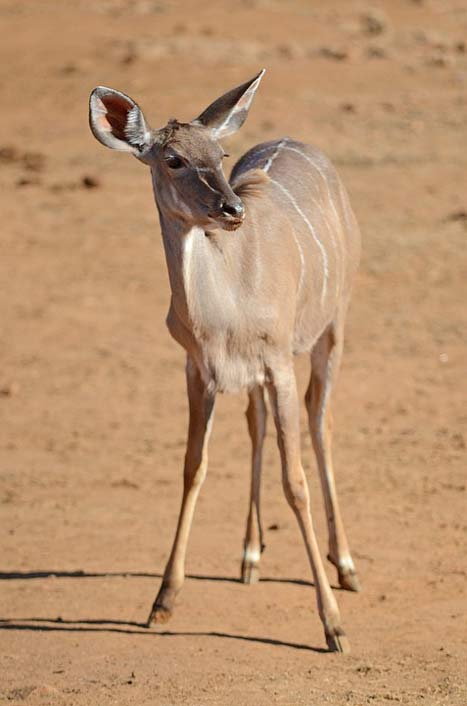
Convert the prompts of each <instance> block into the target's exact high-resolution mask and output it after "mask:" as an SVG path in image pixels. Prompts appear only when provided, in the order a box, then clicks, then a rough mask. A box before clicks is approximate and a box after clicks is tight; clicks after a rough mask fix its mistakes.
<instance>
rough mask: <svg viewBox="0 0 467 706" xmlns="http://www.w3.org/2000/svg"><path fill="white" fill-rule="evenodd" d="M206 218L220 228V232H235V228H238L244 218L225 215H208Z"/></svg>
mask: <svg viewBox="0 0 467 706" xmlns="http://www.w3.org/2000/svg"><path fill="white" fill-rule="evenodd" d="M208 216H209V218H210V219H211V220H212V221H213V222H214V223H215V224H216V226H217V227H218V228H222V230H230V231H232V230H237V228H240V226H241V225H242V223H243V221H244V218H238V217H236V216H228V215H226V214H222V215H215V214H214V213H208Z"/></svg>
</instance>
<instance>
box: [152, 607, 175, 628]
mask: <svg viewBox="0 0 467 706" xmlns="http://www.w3.org/2000/svg"><path fill="white" fill-rule="evenodd" d="M171 617H172V611H171V610H169V609H168V608H164V606H162V605H157V604H156V605H155V606H153V608H152V610H151V613H150V615H149V618H148V621H147V623H146V627H148V628H150V627H151V625H162V624H163V623H167V622H168V621H169V620H170V618H171Z"/></svg>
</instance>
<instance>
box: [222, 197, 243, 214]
mask: <svg viewBox="0 0 467 706" xmlns="http://www.w3.org/2000/svg"><path fill="white" fill-rule="evenodd" d="M221 211H222V213H227V214H228V215H229V216H234V217H235V218H243V214H244V213H245V209H244V208H243V204H242V202H241V201H236V202H235V203H223V204H222V205H221Z"/></svg>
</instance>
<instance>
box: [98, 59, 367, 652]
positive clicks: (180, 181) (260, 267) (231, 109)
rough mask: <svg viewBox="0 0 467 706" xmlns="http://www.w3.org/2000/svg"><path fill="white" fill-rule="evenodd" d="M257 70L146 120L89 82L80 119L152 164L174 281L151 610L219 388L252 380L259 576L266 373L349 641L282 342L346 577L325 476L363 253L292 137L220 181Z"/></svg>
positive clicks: (338, 630)
mask: <svg viewBox="0 0 467 706" xmlns="http://www.w3.org/2000/svg"><path fill="white" fill-rule="evenodd" d="M263 73H264V71H261V73H259V74H258V76H256V77H255V78H253V79H252V80H251V81H248V82H247V83H244V84H243V85H241V86H239V87H238V88H234V89H233V90H231V91H229V92H228V93H225V94H224V95H223V96H221V97H220V98H218V99H217V100H216V101H214V103H212V104H211V105H210V106H209V107H208V108H206V110H205V111H204V112H203V113H201V115H199V117H197V118H196V119H195V120H192V121H191V122H189V123H181V122H178V120H170V121H169V123H168V124H167V125H166V126H165V127H163V128H160V129H158V130H153V129H151V128H150V127H149V124H148V123H147V121H146V118H145V117H144V115H143V113H142V111H141V109H140V108H139V107H138V105H137V104H136V103H135V102H134V101H133V100H132V99H131V98H129V97H128V96H126V95H125V94H123V93H120V92H119V91H116V90H113V89H111V88H105V87H103V86H99V87H98V88H96V89H95V90H94V91H93V92H92V94H91V101H90V125H91V130H92V132H93V133H94V135H95V137H96V138H97V139H98V140H99V141H100V142H102V143H103V144H104V145H106V146H107V147H111V148H113V149H116V150H124V151H126V152H131V153H132V154H133V155H135V157H137V158H138V159H139V160H141V161H142V162H144V163H145V164H147V165H148V166H149V167H150V169H151V175H152V183H153V188H154V197H155V200H156V204H157V208H158V211H159V217H160V223H161V229H162V237H163V241H164V248H165V254H166V259H167V267H168V270H169V277H170V286H171V290H172V297H171V303H170V310H169V313H168V316H167V325H168V328H169V331H170V333H171V335H172V336H173V337H174V338H175V340H176V341H178V342H179V343H180V345H182V346H183V348H185V350H186V352H187V363H186V378H187V390H188V402H189V428H188V441H187V449H186V456H185V466H184V477H183V498H182V504H181V509H180V516H179V519H178V525H177V530H176V533H175V540H174V543H173V547H172V551H171V554H170V557H169V560H168V563H167V566H166V569H165V572H164V577H163V580H162V585H161V588H160V590H159V593H158V595H157V597H156V600H155V601H154V605H153V607H152V610H151V613H150V616H149V620H148V625H150V624H152V623H163V622H165V621H167V620H168V619H169V618H170V616H171V614H172V612H173V609H174V604H175V599H176V597H177V594H178V593H179V591H180V589H181V588H182V585H183V581H184V572H185V554H186V548H187V542H188V536H189V532H190V526H191V523H192V519H193V513H194V510H195V504H196V500H197V497H198V494H199V491H200V488H201V485H202V483H203V481H204V478H205V476H206V470H207V462H208V455H207V449H208V439H209V434H210V430H211V422H212V415H213V408H214V399H215V396H216V393H217V392H231V391H237V390H240V389H243V388H245V389H246V390H247V391H248V397H249V404H248V409H247V413H246V415H247V420H248V429H249V433H250V436H251V441H252V446H253V453H252V480H251V496H250V509H249V514H248V521H247V528H246V537H245V543H244V554H243V563H242V579H243V581H244V582H245V583H252V582H254V581H256V580H258V577H259V559H260V554H261V551H262V548H263V543H262V530H261V520H260V508H259V499H260V474H261V455H262V447H263V441H264V436H265V425H266V406H265V399H264V388H267V390H268V393H269V400H270V404H271V407H272V410H273V413H274V420H275V424H276V429H277V441H278V445H279V450H280V457H281V463H282V480H283V486H284V491H285V495H286V498H287V500H288V502H289V504H290V506H291V507H292V509H293V511H294V513H295V515H296V517H297V520H298V524H299V527H300V530H301V532H302V535H303V539H304V541H305V546H306V550H307V553H308V557H309V560H310V564H311V569H312V572H313V579H314V583H315V586H316V591H317V598H318V610H319V615H320V617H321V620H322V623H323V626H324V632H325V635H326V640H327V644H328V646H329V649H330V650H333V651H340V652H346V651H348V642H347V638H346V637H345V633H344V631H343V629H342V624H341V618H340V615H339V609H338V606H337V602H336V600H335V598H334V595H333V593H332V591H331V588H330V585H329V581H328V578H327V576H326V572H325V570H324V566H323V561H322V559H321V555H320V552H319V549H318V544H317V541H316V536H315V531H314V528H313V523H312V519H311V514H310V501H309V492H308V486H307V481H306V478H305V474H304V471H303V467H302V463H301V457H300V426H299V401H298V397H297V385H296V380H295V374H294V367H293V356H294V355H295V354H297V353H303V352H305V351H309V352H310V354H311V365H312V372H311V379H310V384H309V387H308V390H307V393H306V397H305V402H306V408H307V412H308V419H309V427H310V432H311V437H312V440H313V446H314V450H315V453H316V458H317V462H318V468H319V472H320V478H321V483H322V489H323V494H324V500H325V505H326V516H327V522H328V529H329V554H328V559H329V560H330V561H331V562H332V563H333V564H334V566H335V567H337V571H338V577H339V583H340V585H341V586H342V587H343V588H346V589H349V590H352V591H358V589H359V583H358V579H357V575H356V573H355V567H354V564H353V561H352V558H351V556H350V552H349V546H348V543H347V538H346V535H345V530H344V525H343V523H342V519H341V514H340V510H339V504H338V500H337V495H336V489H335V484H334V475H333V467H332V457H331V434H332V420H331V410H330V393H331V389H332V386H333V384H334V381H335V379H336V376H337V371H338V368H339V362H340V358H341V355H342V343H343V332H344V319H345V314H346V309H347V305H348V302H349V296H350V290H351V283H352V278H353V276H354V273H355V270H356V269H357V265H358V261H359V255H360V237H359V231H358V227H357V224H356V221H355V217H354V215H353V212H352V209H351V207H350V204H349V200H348V197H347V194H346V191H345V189H344V187H343V185H342V183H341V181H340V180H339V177H338V176H337V174H336V172H335V170H334V168H333V167H332V165H331V164H330V163H329V161H328V160H327V158H326V157H325V156H324V155H323V154H322V153H321V152H319V151H318V150H316V149H314V148H312V147H309V146H307V145H304V144H302V143H301V142H296V141H295V140H292V139H289V138H283V139H281V140H277V141H272V142H264V143H262V144H260V145H257V146H256V147H253V148H252V149H251V150H249V151H248V152H247V153H246V154H245V155H244V156H243V157H242V158H241V159H240V160H239V161H238V162H237V164H236V165H235V166H234V168H233V171H232V174H231V177H230V180H229V181H227V180H226V178H225V176H224V173H223V170H222V159H223V157H225V156H226V155H225V153H224V150H223V148H222V146H221V144H220V143H219V140H222V139H223V138H224V137H227V136H228V135H230V134H232V133H233V132H235V131H236V130H238V129H239V128H240V127H241V126H242V124H243V123H244V121H245V118H246V117H247V114H248V110H249V108H250V105H251V102H252V99H253V96H254V94H255V92H256V89H257V88H258V85H259V83H260V81H261V78H262V76H263Z"/></svg>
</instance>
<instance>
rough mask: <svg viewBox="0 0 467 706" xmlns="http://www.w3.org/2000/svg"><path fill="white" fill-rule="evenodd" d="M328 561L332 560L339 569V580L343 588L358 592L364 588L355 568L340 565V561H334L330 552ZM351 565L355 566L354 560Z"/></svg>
mask: <svg viewBox="0 0 467 706" xmlns="http://www.w3.org/2000/svg"><path fill="white" fill-rule="evenodd" d="M328 561H330V562H331V564H332V565H333V566H335V567H336V569H337V580H338V581H339V586H340V587H341V588H343V589H345V590H346V591H354V592H356V593H358V592H359V591H361V590H362V586H361V583H360V581H359V579H358V576H357V572H356V571H355V569H354V568H351V567H349V566H346V567H345V568H342V567H340V566H339V564H338V562H337V561H334V559H333V558H332V556H331V555H330V554H328ZM351 566H352V567H353V562H352V563H351Z"/></svg>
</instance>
